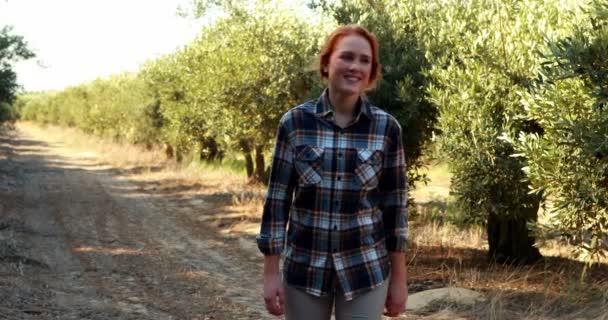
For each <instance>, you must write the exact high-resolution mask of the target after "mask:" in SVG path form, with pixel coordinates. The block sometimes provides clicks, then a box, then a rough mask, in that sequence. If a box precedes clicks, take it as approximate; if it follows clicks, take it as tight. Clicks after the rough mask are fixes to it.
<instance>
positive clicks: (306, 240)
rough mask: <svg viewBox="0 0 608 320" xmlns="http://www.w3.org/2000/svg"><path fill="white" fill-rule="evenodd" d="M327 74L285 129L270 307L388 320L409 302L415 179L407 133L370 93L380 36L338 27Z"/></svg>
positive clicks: (280, 139) (324, 68) (324, 59)
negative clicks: (410, 176)
mask: <svg viewBox="0 0 608 320" xmlns="http://www.w3.org/2000/svg"><path fill="white" fill-rule="evenodd" d="M319 72H320V74H321V77H322V78H323V79H324V80H326V82H327V88H326V89H325V90H324V91H323V93H322V95H321V96H320V97H319V98H318V99H315V100H311V101H308V102H306V103H304V104H301V105H299V106H297V107H295V108H292V109H291V110H289V111H288V112H287V113H285V114H284V115H283V117H282V118H281V121H280V123H279V129H278V135H277V141H276V147H275V151H274V156H273V162H272V166H271V173H270V184H269V189H268V196H267V199H266V201H265V203H264V210H263V216H262V223H261V230H260V234H259V235H258V237H257V240H258V247H259V249H260V251H261V252H262V253H263V254H264V255H265V259H264V300H265V303H266V308H267V310H268V311H269V312H270V313H272V314H274V315H281V314H285V315H286V318H287V319H288V320H296V319H327V320H328V319H330V316H331V313H332V309H333V308H334V304H335V314H336V319H337V320H342V319H353V318H359V317H360V318H364V319H380V317H381V315H382V311H383V308H384V307H386V312H385V313H384V314H385V315H388V316H397V315H398V314H399V313H401V312H402V311H403V310H404V309H405V303H406V299H407V284H406V269H405V254H404V252H405V251H406V248H407V212H406V208H407V203H406V202H407V201H406V199H407V189H406V186H407V178H406V170H405V169H406V168H405V156H404V151H403V143H402V130H401V126H400V125H399V123H398V122H397V120H396V119H395V118H394V117H393V116H391V115H390V114H388V113H386V112H385V111H383V110H382V109H380V108H378V107H376V106H374V105H372V104H371V103H370V102H369V101H368V99H367V98H366V96H365V95H364V92H365V91H366V90H369V89H371V88H373V87H374V85H375V83H376V81H377V80H378V78H379V77H380V63H379V61H378V43H377V41H376V38H375V36H374V35H373V34H371V33H370V32H368V31H367V30H366V29H364V28H362V27H360V26H342V27H339V28H338V29H337V30H336V31H334V32H333V33H332V34H331V35H330V36H329V38H328V40H327V43H326V44H325V46H324V47H323V50H322V51H321V54H320V56H319ZM292 200H293V201H292ZM288 222H289V229H288V231H287V233H286V232H285V229H286V227H287V223H288ZM285 241H286V242H287V245H285ZM283 251H285V260H284V267H283V274H282V279H281V274H280V273H279V256H280V254H281V253H283Z"/></svg>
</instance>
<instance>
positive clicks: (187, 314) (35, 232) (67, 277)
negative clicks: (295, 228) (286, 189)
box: [0, 130, 271, 320]
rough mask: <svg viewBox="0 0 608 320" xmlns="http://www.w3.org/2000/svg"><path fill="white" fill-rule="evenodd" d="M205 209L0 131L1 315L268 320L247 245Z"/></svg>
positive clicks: (255, 258)
mask: <svg viewBox="0 0 608 320" xmlns="http://www.w3.org/2000/svg"><path fill="white" fill-rule="evenodd" d="M221 199H222V195H217V194H216V195H212V196H210V197H209V198H208V199H205V201H200V202H199V203H205V205H206V206H208V207H213V205H214V201H221ZM205 212H211V211H210V210H207V211H205V210H201V207H200V206H197V205H196V203H194V204H193V203H192V202H189V203H183V201H181V200H180V199H176V198H172V197H171V196H170V194H168V193H166V192H165V193H159V192H155V191H154V188H142V186H140V185H138V183H137V182H134V181H130V180H129V179H127V178H125V177H123V176H121V175H120V174H119V172H118V171H117V170H114V169H113V168H110V167H107V166H103V165H101V164H99V163H98V162H97V161H96V159H95V156H94V155H91V154H88V153H82V152H81V153H77V152H74V150H70V149H69V148H67V149H66V148H65V146H63V145H62V144H61V143H57V142H51V141H47V139H45V137H44V136H33V135H32V134H31V133H28V132H24V131H23V130H17V131H15V130H12V131H4V132H3V133H2V134H1V135H0V318H2V319H201V320H202V319H271V317H269V316H268V315H266V313H265V312H264V310H263V309H262V305H261V300H260V292H261V288H260V285H259V284H260V278H259V277H260V266H261V257H260V256H259V255H258V253H257V252H256V251H255V247H253V246H251V245H250V244H251V242H252V241H253V239H252V238H246V239H243V238H239V237H229V236H225V235H223V234H220V233H219V231H218V230H217V228H214V227H213V226H211V225H208V224H206V223H205V222H204V219H200V218H201V217H200V216H201V215H204V214H205Z"/></svg>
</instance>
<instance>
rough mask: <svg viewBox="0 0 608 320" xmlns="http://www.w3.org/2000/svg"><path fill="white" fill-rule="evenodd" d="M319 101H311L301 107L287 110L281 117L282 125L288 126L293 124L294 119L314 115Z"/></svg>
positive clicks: (297, 106) (300, 105)
mask: <svg viewBox="0 0 608 320" xmlns="http://www.w3.org/2000/svg"><path fill="white" fill-rule="evenodd" d="M317 100H318V99H311V100H308V101H306V102H303V103H301V104H299V105H296V106H294V107H292V108H290V109H289V110H287V111H286V112H285V113H283V115H282V116H281V120H280V124H288V123H289V122H292V121H293V120H294V118H298V117H300V118H301V117H304V116H307V115H314V114H315V110H316V104H317Z"/></svg>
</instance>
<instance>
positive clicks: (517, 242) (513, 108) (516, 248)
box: [394, 0, 580, 263]
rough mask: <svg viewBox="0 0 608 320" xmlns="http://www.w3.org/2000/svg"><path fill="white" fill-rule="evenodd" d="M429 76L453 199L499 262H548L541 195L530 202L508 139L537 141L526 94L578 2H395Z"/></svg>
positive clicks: (571, 21) (574, 14)
mask: <svg viewBox="0 0 608 320" xmlns="http://www.w3.org/2000/svg"><path fill="white" fill-rule="evenodd" d="M396 3H397V7H398V8H399V9H398V10H395V11H394V12H396V14H397V15H398V17H397V18H396V19H397V21H401V24H402V25H410V26H412V27H411V28H412V29H413V30H414V33H415V35H416V37H417V41H418V43H419V45H420V47H421V48H423V50H424V51H425V52H426V59H427V60H428V61H429V64H430V67H429V68H428V69H427V70H426V71H425V74H427V75H428V77H429V79H428V86H427V88H426V93H427V94H428V98H429V99H430V101H432V102H433V104H434V105H435V106H436V107H437V108H438V110H439V114H440V116H439V121H438V124H437V127H438V132H440V134H439V135H438V136H437V141H438V143H439V146H440V149H441V150H442V152H443V153H444V154H445V155H446V156H447V158H448V161H449V165H450V169H451V171H452V173H453V178H452V184H451V193H452V194H453V195H454V196H455V198H456V201H457V204H458V206H459V207H460V209H461V210H463V212H465V213H466V215H467V216H468V217H470V219H471V220H473V221H479V222H482V223H485V224H486V226H487V232H488V242H489V246H490V251H489V254H490V257H491V258H493V259H496V260H497V261H500V262H506V261H509V262H521V263H526V262H532V261H534V260H536V259H538V258H539V257H540V254H539V252H538V250H537V249H536V248H535V247H534V238H533V237H532V235H531V234H530V232H529V230H528V227H527V224H528V223H530V222H534V221H536V219H537V212H538V209H539V205H540V201H541V195H539V194H530V193H529V192H528V184H529V181H528V180H527V176H526V175H525V174H524V172H523V171H522V168H523V167H524V166H526V161H525V159H522V158H515V157H512V156H511V155H512V154H513V153H514V152H515V150H514V148H513V145H512V144H511V143H509V141H505V140H504V139H502V138H501V137H502V136H503V135H504V134H505V133H516V134H517V133H519V132H524V133H534V132H537V131H538V130H539V127H538V124H537V123H536V122H534V121H529V120H525V119H519V118H518V115H521V114H523V113H524V106H523V104H522V103H521V101H520V96H519V94H518V93H519V92H521V91H525V90H527V89H528V88H529V87H530V85H531V84H532V83H533V80H534V78H535V77H536V75H537V71H538V69H539V66H540V56H539V54H538V51H539V50H541V49H542V48H543V46H544V38H545V37H546V36H554V35H560V34H565V33H567V32H568V31H569V30H571V29H572V28H573V26H574V25H575V24H576V23H577V19H578V18H580V15H579V14H577V9H576V8H577V5H576V1H560V0H554V1H552V0H550V1H540V0H524V1H514V0H496V1H486V0H466V1H462V0H447V1H439V0H436V1H422V0H413V1H396Z"/></svg>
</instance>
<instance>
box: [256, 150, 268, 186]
mask: <svg viewBox="0 0 608 320" xmlns="http://www.w3.org/2000/svg"><path fill="white" fill-rule="evenodd" d="M264 181H266V165H265V164H264V148H263V147H262V146H260V145H257V146H255V182H264Z"/></svg>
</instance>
